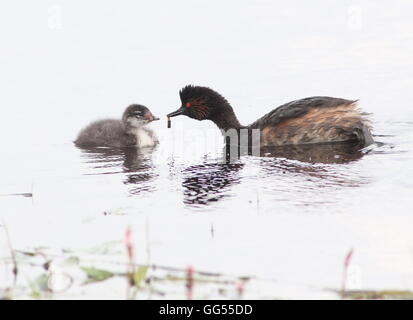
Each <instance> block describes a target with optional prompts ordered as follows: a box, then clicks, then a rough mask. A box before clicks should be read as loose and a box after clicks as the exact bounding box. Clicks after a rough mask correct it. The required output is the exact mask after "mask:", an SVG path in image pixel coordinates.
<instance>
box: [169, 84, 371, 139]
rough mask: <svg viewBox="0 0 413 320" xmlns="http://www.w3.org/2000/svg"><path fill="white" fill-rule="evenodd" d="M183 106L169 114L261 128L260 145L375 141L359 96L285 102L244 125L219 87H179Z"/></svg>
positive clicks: (225, 125)
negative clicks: (360, 108) (352, 98)
mask: <svg viewBox="0 0 413 320" xmlns="http://www.w3.org/2000/svg"><path fill="white" fill-rule="evenodd" d="M179 94H180V98H181V103H182V105H181V107H180V108H179V109H178V110H176V111H175V112H172V113H170V114H168V118H170V117H175V116H178V115H181V114H182V115H186V116H188V117H190V118H193V119H197V120H211V121H213V122H214V123H215V124H216V125H217V126H218V127H219V128H220V129H221V130H224V131H227V130H229V129H236V130H240V129H259V130H260V140H261V141H260V145H261V146H262V147H265V146H281V145H299V144H312V143H332V142H350V141H351V142H360V143H361V144H362V145H363V146H365V145H369V144H371V143H373V142H374V141H373V138H372V135H371V132H370V130H371V129H370V122H369V120H368V118H367V114H366V113H363V112H361V111H360V110H359V109H358V107H357V100H346V99H340V98H331V97H310V98H304V99H301V100H296V101H292V102H289V103H286V104H284V105H282V106H280V107H278V108H276V109H274V110H272V111H271V112H269V113H267V114H266V115H264V116H263V117H262V118H260V119H258V120H257V121H255V122H254V123H252V124H250V125H249V126H242V125H241V124H240V123H239V121H238V119H237V117H236V115H235V113H234V110H233V109H232V107H231V105H230V104H229V103H228V101H227V100H226V99H225V98H224V97H223V96H221V95H220V94H219V93H217V92H216V91H214V90H212V89H210V88H207V87H199V86H192V85H189V86H186V87H184V88H183V89H182V90H181V91H180V93H179Z"/></svg>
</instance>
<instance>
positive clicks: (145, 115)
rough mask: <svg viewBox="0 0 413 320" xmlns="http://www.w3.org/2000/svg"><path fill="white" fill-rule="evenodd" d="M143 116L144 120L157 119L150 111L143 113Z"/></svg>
mask: <svg viewBox="0 0 413 320" xmlns="http://www.w3.org/2000/svg"><path fill="white" fill-rule="evenodd" d="M143 117H144V118H145V120H148V121H156V120H159V118H158V117H155V116H154V115H153V114H152V113H150V112H147V113H145V114H144V116H143Z"/></svg>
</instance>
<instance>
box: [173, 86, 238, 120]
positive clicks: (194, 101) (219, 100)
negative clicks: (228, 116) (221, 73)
mask: <svg viewBox="0 0 413 320" xmlns="http://www.w3.org/2000/svg"><path fill="white" fill-rule="evenodd" d="M179 96H180V98H181V107H180V108H179V109H178V110H176V111H175V112H171V113H170V114H168V117H175V116H179V115H181V114H182V115H185V116H188V117H190V118H193V119H197V120H207V119H208V120H215V118H216V117H219V116H222V115H221V114H222V113H224V112H225V111H226V110H227V109H228V108H230V109H231V111H232V108H231V106H230V105H229V103H228V101H227V100H225V98H224V97H223V96H221V95H220V94H219V93H218V92H216V91H214V90H212V89H210V88H208V87H199V86H192V85H189V86H186V87H184V88H183V89H182V90H181V91H180V92H179Z"/></svg>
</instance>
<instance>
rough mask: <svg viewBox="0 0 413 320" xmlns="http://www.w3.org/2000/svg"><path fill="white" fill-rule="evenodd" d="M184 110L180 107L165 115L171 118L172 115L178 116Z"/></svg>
mask: <svg viewBox="0 0 413 320" xmlns="http://www.w3.org/2000/svg"><path fill="white" fill-rule="evenodd" d="M184 112H185V108H183V107H181V108H179V109H178V110H176V111H174V112H171V113H170V114H168V115H167V117H168V118H172V117H176V116H179V115H181V114H184Z"/></svg>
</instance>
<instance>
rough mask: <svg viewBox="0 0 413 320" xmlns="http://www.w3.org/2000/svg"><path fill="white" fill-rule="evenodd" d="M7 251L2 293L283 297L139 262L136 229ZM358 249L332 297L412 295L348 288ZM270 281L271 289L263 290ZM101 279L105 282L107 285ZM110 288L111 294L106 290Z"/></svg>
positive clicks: (235, 278) (250, 283)
mask: <svg viewBox="0 0 413 320" xmlns="http://www.w3.org/2000/svg"><path fill="white" fill-rule="evenodd" d="M9 248H10V254H9V255H8V256H6V257H2V258H1V260H0V268H1V269H3V270H6V272H8V273H9V279H6V280H8V281H6V282H5V283H4V282H2V283H0V299H68V298H82V297H84V298H95V297H97V298H99V297H102V294H103V295H104V296H106V295H107V294H110V298H118V299H165V298H166V299H243V298H252V299H256V298H261V299H279V298H283V297H282V296H278V295H277V282H278V281H276V280H274V279H262V278H257V277H251V276H240V275H229V274H222V273H214V272H208V271H201V270H196V269H194V268H193V267H191V266H189V267H187V268H176V267H169V266H161V265H154V264H137V263H135V253H134V246H133V243H132V241H131V230H130V229H128V230H127V231H126V234H125V241H112V242H108V243H104V244H102V245H100V246H98V247H94V248H89V249H86V250H77V251H75V250H68V249H62V250H59V252H55V251H53V250H51V249H48V248H44V247H38V248H33V249H30V250H25V251H22V250H15V249H13V248H12V247H11V245H10V241H9ZM352 255H353V249H351V250H350V251H349V252H348V253H347V255H346V257H345V260H344V268H343V279H342V288H341V289H340V290H337V289H333V290H327V291H329V292H331V293H332V294H333V296H332V297H331V298H337V299H339V298H341V299H413V292H411V291H402V290H383V291H374V290H346V288H345V284H346V281H347V279H346V277H347V269H348V266H349V264H350V260H351V257H352ZM262 284H266V285H267V286H268V284H270V287H271V289H272V290H271V292H273V293H272V294H271V295H268V294H263V293H262V292H260V290H259V289H257V288H259V287H260V285H262ZM102 285H103V286H104V287H102ZM103 292H107V294H105V293H103Z"/></svg>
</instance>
